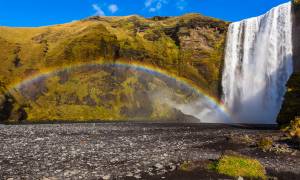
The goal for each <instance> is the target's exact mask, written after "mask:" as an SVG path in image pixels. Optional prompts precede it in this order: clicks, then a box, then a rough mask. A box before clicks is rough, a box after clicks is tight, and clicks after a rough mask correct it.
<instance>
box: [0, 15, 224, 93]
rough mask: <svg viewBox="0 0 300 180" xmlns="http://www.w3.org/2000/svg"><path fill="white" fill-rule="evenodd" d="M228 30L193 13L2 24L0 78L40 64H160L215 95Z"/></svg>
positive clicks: (8, 79)
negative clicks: (54, 23) (20, 25)
mask: <svg viewBox="0 0 300 180" xmlns="http://www.w3.org/2000/svg"><path fill="white" fill-rule="evenodd" d="M226 28H227V23H225V22H222V21H219V20H216V19H212V18H208V17H204V16H201V15H196V14H192V15H186V16H182V17H174V18H168V19H165V20H162V21H155V20H149V19H145V18H142V17H139V16H130V17H116V18H112V17H107V18H103V17H101V18H100V17H95V18H94V19H93V18H90V19H87V20H83V21H77V22H73V23H69V24H64V25H57V26H49V27H40V28H8V27H1V28H0V47H2V48H0V49H1V53H0V54H1V57H0V58H1V60H2V64H3V65H2V66H1V67H0V72H1V73H0V74H1V77H0V78H1V80H2V81H4V82H5V84H7V85H8V84H9V83H10V82H12V81H13V80H15V79H16V78H18V77H24V76H25V77H26V75H28V74H30V73H33V72H36V71H38V70H39V69H41V68H44V67H57V66H63V65H69V64H73V63H75V62H91V61H95V60H99V59H103V60H108V61H110V60H118V59H122V60H126V61H138V62H145V63H147V64H152V65H155V66H159V67H161V68H163V69H166V70H168V71H170V72H175V73H177V74H179V75H180V76H183V77H185V78H189V79H192V80H193V81H194V82H195V84H198V85H199V86H202V87H203V88H205V89H211V90H212V92H213V93H215V92H216V91H217V90H216V89H215V87H214V86H215V84H217V82H216V81H219V79H218V78H219V73H220V72H219V71H220V69H219V68H220V64H221V61H222V56H223V48H224V47H223V46H224V40H225V34H226ZM151 35H152V36H153V35H155V36H157V37H156V38H149V36H151ZM29 52H30V53H29Z"/></svg>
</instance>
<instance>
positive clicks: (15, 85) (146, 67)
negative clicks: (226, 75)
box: [8, 61, 230, 115]
mask: <svg viewBox="0 0 300 180" xmlns="http://www.w3.org/2000/svg"><path fill="white" fill-rule="evenodd" d="M104 65H107V66H108V65H113V66H117V67H128V68H133V69H135V70H137V71H143V72H145V73H149V74H152V75H156V76H157V75H160V76H165V77H167V78H170V79H172V80H175V81H176V82H180V83H182V84H183V85H185V86H187V87H189V88H191V89H192V90H194V91H195V92H197V93H198V94H200V95H202V96H204V97H205V98H206V99H207V100H208V101H209V102H210V103H211V104H213V105H215V106H216V107H218V109H219V110H220V111H222V112H223V113H224V114H226V115H228V114H230V113H229V112H228V111H227V109H226V107H225V106H224V105H223V103H222V102H220V101H219V100H218V99H217V98H216V97H215V96H213V95H211V93H209V92H208V91H206V90H204V89H202V88H200V87H199V86H197V85H196V84H195V83H194V82H192V81H191V80H188V79H186V78H182V77H179V76H178V75H177V74H175V73H170V72H168V71H166V70H163V69H161V68H159V67H156V66H153V65H150V64H145V63H137V62H130V63H128V62H123V61H117V62H102V61H96V62H90V63H77V64H72V65H66V66H62V67H51V68H43V69H40V70H39V72H37V73H33V74H31V75H29V76H27V77H25V78H19V79H17V80H15V81H14V82H12V83H11V84H10V85H9V86H8V92H16V91H17V92H18V89H19V88H20V87H21V86H23V85H26V84H30V83H32V82H34V81H36V80H38V79H40V78H43V77H49V76H51V75H54V74H57V73H59V72H62V71H65V70H68V71H71V70H75V69H77V68H80V67H85V66H104Z"/></svg>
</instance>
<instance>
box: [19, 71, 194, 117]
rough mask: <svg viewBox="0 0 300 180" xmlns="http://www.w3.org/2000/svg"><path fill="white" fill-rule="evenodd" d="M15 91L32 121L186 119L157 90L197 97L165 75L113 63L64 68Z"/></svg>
mask: <svg viewBox="0 0 300 180" xmlns="http://www.w3.org/2000/svg"><path fill="white" fill-rule="evenodd" d="M49 87H51V88H49ZM17 91H18V92H19V93H20V95H21V96H22V97H23V99H24V100H25V101H26V102H27V103H28V104H29V105H28V107H26V112H27V114H28V118H27V120H28V121H31V122H41V121H49V120H50V121H61V120H71V121H74V120H77V121H88V120H149V121H155V120H164V121H168V120H171V121H176V119H178V118H179V117H181V118H182V119H180V120H181V121H183V120H184V115H183V114H182V113H181V112H179V111H178V110H176V109H175V108H174V106H171V105H170V104H168V103H167V101H166V100H165V99H162V98H159V97H157V96H156V93H159V94H161V95H163V96H164V97H166V96H168V97H169V101H170V100H172V101H174V102H178V103H185V102H188V101H192V100H193V99H195V98H196V97H197V94H196V93H195V92H193V90H192V89H188V88H186V87H184V86H182V85H181V84H180V83H179V84H177V83H175V84H174V82H173V81H172V80H171V79H169V78H167V77H158V76H153V75H150V74H148V73H146V72H142V71H137V70H136V69H131V68H126V67H116V66H114V65H110V66H83V67H80V68H75V69H72V70H65V71H61V72H58V73H55V74H53V75H51V76H48V77H41V78H39V79H37V80H35V81H32V82H30V83H27V84H24V85H22V86H21V87H20V88H19V89H18V90H17ZM163 91H164V92H163ZM198 121H199V120H198Z"/></svg>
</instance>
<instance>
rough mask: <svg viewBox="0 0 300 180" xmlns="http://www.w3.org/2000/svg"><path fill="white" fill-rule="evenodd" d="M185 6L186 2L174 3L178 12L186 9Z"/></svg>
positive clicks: (181, 0)
mask: <svg viewBox="0 0 300 180" xmlns="http://www.w3.org/2000/svg"><path fill="white" fill-rule="evenodd" d="M186 6H187V2H186V0H179V1H178V2H177V3H176V7H177V8H178V9H179V10H181V11H183V10H184V9H185V8H186Z"/></svg>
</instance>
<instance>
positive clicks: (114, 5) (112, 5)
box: [108, 4, 119, 13]
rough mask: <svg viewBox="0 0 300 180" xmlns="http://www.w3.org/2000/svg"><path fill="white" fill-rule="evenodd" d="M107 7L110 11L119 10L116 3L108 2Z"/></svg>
mask: <svg viewBox="0 0 300 180" xmlns="http://www.w3.org/2000/svg"><path fill="white" fill-rule="evenodd" d="M108 9H109V11H110V12H111V13H115V12H117V11H118V10H119V7H118V6H117V5H116V4H110V5H109V6H108Z"/></svg>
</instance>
